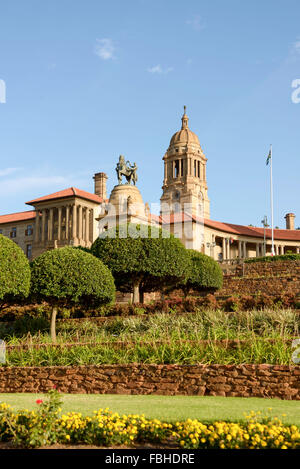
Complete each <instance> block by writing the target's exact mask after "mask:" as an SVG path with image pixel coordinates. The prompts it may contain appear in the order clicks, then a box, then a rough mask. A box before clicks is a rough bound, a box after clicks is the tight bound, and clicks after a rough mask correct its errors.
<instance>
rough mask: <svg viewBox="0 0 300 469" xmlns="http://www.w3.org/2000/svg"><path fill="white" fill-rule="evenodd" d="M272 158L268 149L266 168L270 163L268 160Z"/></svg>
mask: <svg viewBox="0 0 300 469" xmlns="http://www.w3.org/2000/svg"><path fill="white" fill-rule="evenodd" d="M271 158H272V150H271V149H270V151H269V154H268V157H267V161H266V165H267V166H268V164H269V163H270V159H271Z"/></svg>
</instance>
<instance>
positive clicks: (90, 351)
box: [6, 336, 292, 366]
mask: <svg viewBox="0 0 300 469" xmlns="http://www.w3.org/2000/svg"><path fill="white" fill-rule="evenodd" d="M125 344H126V343H125ZM291 355H292V348H291V344H287V343H284V342H282V340H281V339H278V340H277V341H276V342H275V343H270V342H269V341H267V340H265V339H261V338H257V337H256V336H254V337H253V339H252V341H251V342H247V343H245V344H241V345H240V346H238V347H237V348H233V349H232V348H225V347H222V346H216V345H215V344H214V343H208V344H205V346H203V345H202V346H201V345H200V344H195V343H191V344H190V343H186V342H183V343H177V342H173V343H169V344H168V343H163V344H138V343H137V344H135V345H132V344H128V345H127V346H125V347H117V348H115V347H112V346H109V345H105V346H103V345H100V344H99V345H93V346H92V347H88V346H73V347H71V348H69V347H68V348H65V347H62V348H53V347H51V346H49V347H44V348H40V349H29V350H18V349H17V350H10V351H8V352H7V355H6V365H7V366H54V365H61V366H71V365H102V364H116V363H118V364H125V363H156V364H181V365H188V364H189V365H194V364H199V363H203V364H211V363H219V364H225V365H228V364H240V363H268V364H273V365H275V364H276V365H288V364H290V363H291Z"/></svg>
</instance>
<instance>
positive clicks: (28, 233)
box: [25, 225, 33, 236]
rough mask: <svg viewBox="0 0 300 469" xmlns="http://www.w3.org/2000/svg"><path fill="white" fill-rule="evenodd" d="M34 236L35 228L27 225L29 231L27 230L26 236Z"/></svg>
mask: <svg viewBox="0 0 300 469" xmlns="http://www.w3.org/2000/svg"><path fill="white" fill-rule="evenodd" d="M32 234H33V226H32V225H27V230H25V236H31V235H32Z"/></svg>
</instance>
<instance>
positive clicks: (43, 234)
mask: <svg viewBox="0 0 300 469" xmlns="http://www.w3.org/2000/svg"><path fill="white" fill-rule="evenodd" d="M45 227H46V210H45V209H44V208H43V210H42V243H43V242H44V241H45Z"/></svg>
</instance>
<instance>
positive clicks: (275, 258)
mask: <svg viewBox="0 0 300 469" xmlns="http://www.w3.org/2000/svg"><path fill="white" fill-rule="evenodd" d="M299 260H300V254H292V253H291V254H281V255H279V256H265V257H252V258H251V259H246V260H245V264H246V263H247V264H252V263H253V262H276V261H299Z"/></svg>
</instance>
